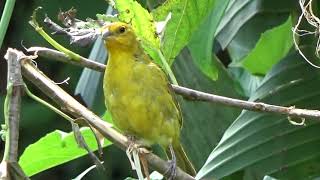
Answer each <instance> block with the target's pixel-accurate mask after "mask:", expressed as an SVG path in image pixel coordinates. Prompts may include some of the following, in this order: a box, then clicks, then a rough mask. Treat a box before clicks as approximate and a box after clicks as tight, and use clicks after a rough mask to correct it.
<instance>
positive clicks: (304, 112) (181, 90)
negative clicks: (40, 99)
mask: <svg viewBox="0 0 320 180" xmlns="http://www.w3.org/2000/svg"><path fill="white" fill-rule="evenodd" d="M28 51H29V52H37V54H38V55H39V56H41V57H46V58H50V59H52V60H55V59H57V58H58V59H59V61H62V62H66V63H71V64H77V65H79V66H83V67H88V68H92V66H95V65H96V64H99V66H97V67H98V68H92V69H94V70H97V71H100V72H104V70H105V65H103V64H100V63H97V62H95V63H94V64H93V63H92V62H93V61H91V60H88V59H87V60H86V63H81V62H73V61H70V60H68V58H67V56H64V55H63V53H61V52H59V51H56V50H52V49H48V48H40V47H32V48H29V49H28ZM61 54H62V55H61ZM84 59H86V58H84ZM172 87H173V89H174V91H175V93H177V94H180V95H182V96H185V97H188V98H190V99H193V100H198V101H207V102H214V103H218V104H223V105H226V106H231V107H237V108H241V109H246V110H250V111H259V112H270V113H275V114H284V115H287V116H290V117H298V118H312V119H316V120H320V111H318V110H308V109H298V108H295V107H293V106H292V107H284V106H277V105H271V104H265V103H261V102H250V101H243V100H239V99H233V98H228V97H224V96H218V95H215V94H209V93H204V92H201V91H196V90H193V89H189V88H185V87H181V86H177V85H172Z"/></svg>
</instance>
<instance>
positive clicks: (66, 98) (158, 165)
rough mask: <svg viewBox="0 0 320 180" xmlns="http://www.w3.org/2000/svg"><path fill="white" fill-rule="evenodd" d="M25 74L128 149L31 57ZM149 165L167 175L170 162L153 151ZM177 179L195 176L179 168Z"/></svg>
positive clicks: (121, 138)
mask: <svg viewBox="0 0 320 180" xmlns="http://www.w3.org/2000/svg"><path fill="white" fill-rule="evenodd" d="M21 66H22V73H23V75H24V76H25V77H26V78H27V79H28V80H30V81H31V82H32V83H33V84H35V85H36V86H37V87H38V88H39V89H40V90H41V91H42V92H43V93H44V94H46V95H47V96H49V97H50V98H51V99H52V100H53V101H55V102H56V103H57V104H59V105H61V107H62V109H64V110H65V111H68V112H69V113H70V114H72V115H73V116H75V117H77V118H84V119H86V120H87V122H88V123H89V124H90V125H92V126H93V127H94V128H95V129H97V130H98V131H99V132H100V133H101V134H102V135H103V136H105V137H106V138H107V139H109V140H110V141H111V142H113V143H114V144H115V145H117V146H118V147H119V148H121V149H122V150H126V149H127V147H128V145H129V142H128V139H127V138H126V137H125V136H123V135H122V134H120V133H119V132H117V131H116V130H115V129H113V128H112V125H111V124H109V123H107V122H105V121H103V120H102V119H101V118H100V117H98V116H97V115H95V114H94V113H93V112H91V111H90V110H88V109H87V108H86V107H84V106H83V105H82V104H80V103H79V102H78V101H76V100H75V99H74V98H73V97H72V96H70V95H69V94H68V93H66V92H65V91H64V90H63V89H61V88H60V87H59V86H58V85H56V84H54V83H53V82H52V80H50V79H49V78H48V77H47V76H45V75H44V74H43V73H42V72H41V71H40V70H38V69H37V68H36V67H35V66H34V65H33V64H32V62H31V60H30V59H23V60H21ZM145 157H146V159H147V161H148V163H149V165H150V166H151V167H152V168H153V169H155V170H157V171H158V172H160V173H162V174H164V175H165V176H167V175H168V174H166V171H167V170H168V169H169V167H170V165H169V163H168V162H166V161H164V160H162V159H161V158H159V157H158V156H156V155H154V154H153V153H148V154H146V155H145ZM176 179H181V180H182V179H183V180H194V178H193V177H191V176H190V175H188V174H186V173H185V172H183V171H182V170H180V169H179V168H178V169H177V176H176Z"/></svg>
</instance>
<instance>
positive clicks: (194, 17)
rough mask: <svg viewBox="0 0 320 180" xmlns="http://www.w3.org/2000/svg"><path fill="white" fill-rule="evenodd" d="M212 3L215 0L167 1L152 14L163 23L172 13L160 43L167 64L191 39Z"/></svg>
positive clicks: (209, 10)
mask: <svg viewBox="0 0 320 180" xmlns="http://www.w3.org/2000/svg"><path fill="white" fill-rule="evenodd" d="M214 3H215V0H197V1H194V0H167V1H166V2H165V3H164V4H163V5H161V6H160V7H158V8H157V9H155V10H154V11H153V12H152V15H153V17H154V18H155V20H157V21H163V20H164V19H165V18H166V16H167V15H168V14H169V13H170V12H171V13H172V18H171V19H170V21H169V22H168V24H167V26H166V29H165V33H164V39H163V42H162V52H163V54H164V56H165V58H166V59H167V60H168V61H169V64H172V62H173V61H174V58H175V57H176V56H177V55H178V54H179V52H180V51H181V49H182V48H183V47H184V46H186V45H187V43H188V42H189V40H190V39H191V36H192V33H193V32H194V31H195V30H197V28H198V27H199V25H200V24H201V23H202V22H203V21H204V20H205V19H206V18H207V16H208V15H209V13H210V12H211V10H212V9H213V7H214V6H213V5H214Z"/></svg>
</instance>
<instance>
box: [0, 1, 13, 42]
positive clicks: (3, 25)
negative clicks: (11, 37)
mask: <svg viewBox="0 0 320 180" xmlns="http://www.w3.org/2000/svg"><path fill="white" fill-rule="evenodd" d="M15 2H16V0H7V1H6V4H5V6H4V9H3V13H2V16H1V20H0V48H1V46H2V43H3V40H4V36H5V35H6V32H7V29H8V26H9V22H10V19H11V15H12V12H13V8H14V4H15Z"/></svg>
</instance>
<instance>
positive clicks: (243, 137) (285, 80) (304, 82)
mask: <svg viewBox="0 0 320 180" xmlns="http://www.w3.org/2000/svg"><path fill="white" fill-rule="evenodd" d="M319 75H320V71H318V70H317V69H314V68H313V67H311V66H309V65H307V64H306V63H305V62H304V60H303V59H302V58H301V57H300V56H299V55H297V53H295V54H293V55H290V56H288V57H287V58H285V59H284V60H283V61H281V62H280V63H279V64H278V65H276V66H275V67H274V68H273V69H272V71H271V72H270V73H269V74H268V75H267V76H266V77H265V79H264V81H263V83H262V85H261V86H260V87H259V88H258V89H257V91H256V92H255V93H254V94H253V96H252V97H251V98H250V100H251V101H261V102H266V103H270V104H278V105H284V106H292V105H295V106H296V107H299V108H309V109H317V108H319V107H320V103H319V102H320V93H319V91H318V89H319V83H320V76H319ZM296 120H297V121H301V119H296ZM315 122H316V121H312V120H309V119H308V120H307V125H306V126H294V125H292V124H290V123H289V122H288V119H287V117H286V116H280V115H274V114H270V113H259V112H250V111H243V112H242V113H241V115H240V116H239V117H238V118H237V119H236V121H235V122H234V123H233V124H232V125H231V126H230V127H229V128H228V130H227V131H226V132H225V134H224V136H223V137H222V139H221V141H220V142H219V144H218V146H217V147H216V148H215V149H214V150H213V151H212V153H211V154H210V156H209V157H208V159H207V162H206V163H205V165H204V166H203V167H202V169H201V170H200V172H199V173H198V175H197V179H200V178H212V177H215V178H222V177H225V176H228V175H230V174H232V173H234V172H236V171H238V170H241V169H246V170H247V172H250V173H251V174H254V175H255V177H256V178H257V179H262V178H263V176H264V175H271V176H273V177H276V178H285V179H308V178H312V177H314V176H317V175H318V176H319V174H320V161H319V158H320V153H319V147H320V136H318V131H319V128H320V124H319V123H315ZM306 164H308V166H306Z"/></svg>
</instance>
